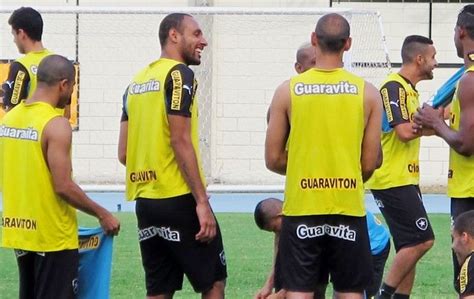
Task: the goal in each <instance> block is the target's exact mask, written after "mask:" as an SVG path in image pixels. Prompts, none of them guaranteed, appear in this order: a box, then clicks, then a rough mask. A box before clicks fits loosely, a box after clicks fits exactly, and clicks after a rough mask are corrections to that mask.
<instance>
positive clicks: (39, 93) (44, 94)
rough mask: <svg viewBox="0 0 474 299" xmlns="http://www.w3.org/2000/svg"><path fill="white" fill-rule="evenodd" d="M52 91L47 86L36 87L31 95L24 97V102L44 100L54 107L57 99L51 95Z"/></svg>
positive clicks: (31, 102)
mask: <svg viewBox="0 0 474 299" xmlns="http://www.w3.org/2000/svg"><path fill="white" fill-rule="evenodd" d="M52 94H53V93H52V92H51V91H50V90H48V89H47V88H36V90H35V91H34V92H33V94H32V95H31V97H29V98H28V99H26V101H25V103H27V104H33V103H36V102H44V103H47V104H50V105H51V106H53V107H56V105H57V104H58V101H57V99H56V97H54V96H51V95H52Z"/></svg>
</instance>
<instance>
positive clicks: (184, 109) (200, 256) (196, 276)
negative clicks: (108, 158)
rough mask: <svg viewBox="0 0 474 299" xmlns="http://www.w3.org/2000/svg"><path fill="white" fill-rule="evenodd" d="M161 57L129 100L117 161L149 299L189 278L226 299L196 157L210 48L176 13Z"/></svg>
mask: <svg viewBox="0 0 474 299" xmlns="http://www.w3.org/2000/svg"><path fill="white" fill-rule="evenodd" d="M159 38H160V44H161V57H160V59H158V60H157V61H155V62H152V63H151V64H149V65H148V66H147V67H146V68H145V69H143V70H142V71H140V72H139V73H138V74H137V75H136V76H135V78H134V79H133V81H132V83H130V85H129V86H128V88H127V90H126V92H125V94H124V99H123V101H124V103H123V114H122V120H121V126H120V137H119V149H118V152H119V160H120V162H121V163H122V164H124V165H126V173H127V177H126V193H127V199H128V200H136V215H137V220H138V229H139V241H140V249H141V255H142V260H143V267H144V270H145V279H146V289H147V298H150V299H151V298H172V297H173V294H174V293H175V291H177V290H180V289H181V288H182V281H183V275H184V274H186V276H187V277H188V279H189V281H190V283H191V285H192V286H193V288H194V290H195V291H196V292H199V293H202V296H203V298H224V287H225V279H226V276H227V270H226V262H225V254H224V248H223V244H222V237H221V233H220V230H219V226H218V224H217V221H216V219H215V217H214V213H213V211H212V209H211V206H210V204H209V196H208V195H207V193H206V183H205V178H204V174H203V171H202V167H201V161H200V157H199V138H198V103H197V97H196V89H197V82H196V80H195V78H194V73H193V71H192V70H191V69H190V68H189V67H188V65H199V64H200V63H201V52H202V50H203V49H204V47H206V46H207V41H206V39H205V38H204V36H203V32H202V30H201V28H200V27H199V24H198V23H197V22H196V20H195V19H194V18H193V17H192V16H190V15H187V14H182V13H173V14H170V15H168V16H166V17H165V18H164V19H163V21H162V22H161V24H160V28H159Z"/></svg>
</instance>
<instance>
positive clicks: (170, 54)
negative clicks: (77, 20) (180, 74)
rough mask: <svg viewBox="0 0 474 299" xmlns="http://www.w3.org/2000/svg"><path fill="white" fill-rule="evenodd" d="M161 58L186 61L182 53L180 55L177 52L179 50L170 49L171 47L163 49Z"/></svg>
mask: <svg viewBox="0 0 474 299" xmlns="http://www.w3.org/2000/svg"><path fill="white" fill-rule="evenodd" d="M160 58H166V59H173V60H176V61H179V62H182V63H184V59H183V57H182V56H181V55H179V54H178V53H177V51H170V49H168V48H166V47H165V48H163V49H161V56H160Z"/></svg>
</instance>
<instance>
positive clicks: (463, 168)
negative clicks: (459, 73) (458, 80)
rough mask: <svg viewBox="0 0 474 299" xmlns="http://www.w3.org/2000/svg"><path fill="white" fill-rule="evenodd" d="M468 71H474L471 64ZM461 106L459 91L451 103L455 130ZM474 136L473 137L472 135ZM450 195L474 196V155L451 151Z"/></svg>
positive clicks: (451, 116) (457, 128) (452, 122)
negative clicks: (468, 155)
mask: <svg viewBox="0 0 474 299" xmlns="http://www.w3.org/2000/svg"><path fill="white" fill-rule="evenodd" d="M466 72H474V66H471V67H470V68H468V69H467V70H466ZM460 118H461V108H460V106H459V98H458V95H457V92H456V93H454V97H453V101H452V104H451V115H450V126H451V129H453V130H456V131H457V130H459V121H460ZM471 138H473V137H471ZM448 196H449V197H458V198H466V197H474V156H470V157H465V156H463V155H460V154H458V153H457V152H456V151H455V150H453V149H450V151H449V172H448Z"/></svg>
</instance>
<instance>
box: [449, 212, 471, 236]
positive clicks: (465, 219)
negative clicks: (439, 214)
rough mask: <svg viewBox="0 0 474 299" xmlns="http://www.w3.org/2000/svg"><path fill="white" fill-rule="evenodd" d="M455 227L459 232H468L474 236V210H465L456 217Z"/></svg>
mask: <svg viewBox="0 0 474 299" xmlns="http://www.w3.org/2000/svg"><path fill="white" fill-rule="evenodd" d="M453 229H454V230H455V231H456V232H458V233H467V234H468V235H470V236H471V237H473V238H474V210H471V211H467V212H464V213H462V214H461V215H459V216H458V217H456V219H454V224H453Z"/></svg>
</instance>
